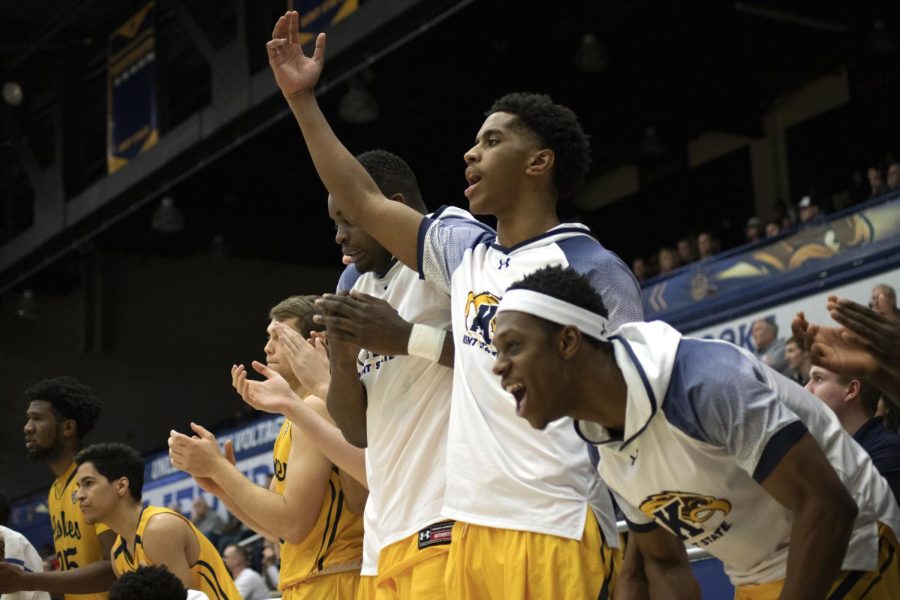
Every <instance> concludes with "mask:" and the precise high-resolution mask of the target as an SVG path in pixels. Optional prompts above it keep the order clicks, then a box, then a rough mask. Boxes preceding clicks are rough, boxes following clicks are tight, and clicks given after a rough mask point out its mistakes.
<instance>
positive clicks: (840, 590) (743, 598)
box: [734, 525, 900, 600]
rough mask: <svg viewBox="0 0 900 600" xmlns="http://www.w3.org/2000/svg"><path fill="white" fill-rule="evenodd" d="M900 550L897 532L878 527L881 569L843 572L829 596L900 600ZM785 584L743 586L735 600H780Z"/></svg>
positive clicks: (774, 582) (833, 585)
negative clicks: (895, 533) (898, 599)
mask: <svg viewBox="0 0 900 600" xmlns="http://www.w3.org/2000/svg"><path fill="white" fill-rule="evenodd" d="M898 554H900V546H898V544H897V538H896V537H895V536H894V532H892V531H891V530H890V529H888V528H887V527H885V526H884V525H878V569H877V570H875V571H841V572H840V574H839V575H838V577H837V579H835V581H834V583H833V584H832V586H831V590H830V591H829V592H828V598H835V599H838V598H840V599H841V600H860V599H861V598H865V599H866V600H897V598H900V558H898ZM783 586H784V580H783V579H780V580H778V581H770V582H769V583H760V584H758V585H742V586H739V587H738V588H737V589H735V591H734V598H735V600H770V599H771V600H777V598H778V597H779V596H780V595H781V588H782V587H783Z"/></svg>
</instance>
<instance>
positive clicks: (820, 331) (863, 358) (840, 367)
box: [791, 312, 878, 376]
mask: <svg viewBox="0 0 900 600" xmlns="http://www.w3.org/2000/svg"><path fill="white" fill-rule="evenodd" d="M791 329H792V331H793V332H794V337H796V338H797V340H799V341H800V343H801V345H802V346H803V348H804V349H805V350H807V351H808V352H809V355H810V360H812V363H813V364H814V365H818V366H820V367H824V368H825V369H828V370H829V371H834V372H835V373H841V374H844V375H854V376H871V375H875V374H876V373H877V372H878V363H877V361H876V360H875V357H874V356H872V354H871V353H869V352H868V351H866V350H865V348H863V347H862V346H860V345H859V344H858V343H857V342H856V340H855V339H854V336H853V335H852V334H850V332H848V331H847V330H846V329H843V328H840V327H825V326H823V325H814V324H811V323H809V322H808V321H807V320H806V317H805V316H804V314H803V313H802V312H800V313H797V316H796V317H794V320H793V321H792V322H791Z"/></svg>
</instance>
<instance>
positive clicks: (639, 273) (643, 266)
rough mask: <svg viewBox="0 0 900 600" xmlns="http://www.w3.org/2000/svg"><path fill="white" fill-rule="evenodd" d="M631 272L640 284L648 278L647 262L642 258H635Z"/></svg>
mask: <svg viewBox="0 0 900 600" xmlns="http://www.w3.org/2000/svg"><path fill="white" fill-rule="evenodd" d="M631 272H632V273H634V276H635V278H636V279H637V280H638V281H641V282H642V281H644V280H646V279H649V277H650V268H649V267H648V266H647V261H646V260H644V259H643V258H636V259H634V261H632V263H631Z"/></svg>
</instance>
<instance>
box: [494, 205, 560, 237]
mask: <svg viewBox="0 0 900 600" xmlns="http://www.w3.org/2000/svg"><path fill="white" fill-rule="evenodd" d="M557 225H559V216H557V214H556V204H555V203H553V202H552V201H551V200H549V199H534V198H529V199H523V201H522V203H521V204H518V205H517V206H515V207H514V208H513V210H510V211H509V212H508V213H505V214H497V242H498V243H499V244H500V245H501V246H504V247H506V248H511V247H513V246H515V245H516V244H520V243H522V242H524V241H526V240H530V239H531V238H534V237H537V236H539V235H540V234H542V233H544V232H545V231H547V230H548V229H552V228H554V227H556V226H557Z"/></svg>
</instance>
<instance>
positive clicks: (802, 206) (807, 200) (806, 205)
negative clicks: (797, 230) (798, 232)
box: [797, 196, 823, 226]
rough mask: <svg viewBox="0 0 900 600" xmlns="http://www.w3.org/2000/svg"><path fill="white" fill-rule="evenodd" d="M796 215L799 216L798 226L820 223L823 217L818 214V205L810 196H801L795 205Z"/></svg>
mask: <svg viewBox="0 0 900 600" xmlns="http://www.w3.org/2000/svg"><path fill="white" fill-rule="evenodd" d="M797 214H798V215H799V216H800V225H801V226H802V225H811V224H812V223H814V222H816V221H821V220H822V218H823V215H821V214H820V213H819V205H818V204H816V201H815V200H813V197H812V196H803V197H802V198H801V199H800V202H798V203H797Z"/></svg>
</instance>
